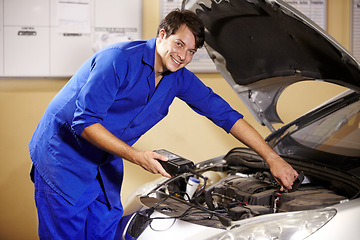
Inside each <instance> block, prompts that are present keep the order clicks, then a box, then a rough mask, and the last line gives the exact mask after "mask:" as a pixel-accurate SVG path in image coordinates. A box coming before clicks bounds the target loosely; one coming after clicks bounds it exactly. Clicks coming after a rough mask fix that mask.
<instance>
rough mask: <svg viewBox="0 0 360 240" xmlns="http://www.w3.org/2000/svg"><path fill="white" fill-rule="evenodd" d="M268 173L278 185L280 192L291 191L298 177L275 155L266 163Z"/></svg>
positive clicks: (288, 165)
mask: <svg viewBox="0 0 360 240" xmlns="http://www.w3.org/2000/svg"><path fill="white" fill-rule="evenodd" d="M268 163H269V166H270V172H271V174H272V175H273V177H274V178H275V180H276V181H277V182H278V183H279V184H280V186H281V188H280V191H284V190H285V189H289V190H291V189H292V185H293V183H294V181H295V180H296V178H297V176H298V175H299V174H298V173H297V172H296V171H295V170H294V169H293V168H292V167H291V166H290V164H288V163H287V162H286V161H285V160H283V159H282V158H281V157H280V156H278V155H276V156H275V157H274V158H273V159H271V160H269V161H268Z"/></svg>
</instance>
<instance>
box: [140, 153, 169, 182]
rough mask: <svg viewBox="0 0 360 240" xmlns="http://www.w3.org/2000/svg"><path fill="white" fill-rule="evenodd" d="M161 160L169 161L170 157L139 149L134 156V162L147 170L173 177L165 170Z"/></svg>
mask: <svg viewBox="0 0 360 240" xmlns="http://www.w3.org/2000/svg"><path fill="white" fill-rule="evenodd" d="M159 161H168V158H167V157H165V156H163V155H161V154H158V153H156V152H152V151H139V152H137V154H136V157H135V158H134V163H136V164H138V165H140V166H141V167H142V168H144V169H145V170H147V171H149V172H151V173H154V174H157V173H160V174H161V175H162V176H164V177H167V178H171V175H170V174H169V173H167V172H166V171H165V169H164V168H163V167H162V166H161V164H160V163H159Z"/></svg>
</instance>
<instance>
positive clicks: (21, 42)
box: [0, 0, 142, 77]
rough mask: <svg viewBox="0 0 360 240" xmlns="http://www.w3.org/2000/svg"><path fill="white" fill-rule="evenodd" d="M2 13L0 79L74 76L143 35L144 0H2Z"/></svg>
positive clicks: (0, 12) (0, 1)
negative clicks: (101, 52)
mask: <svg viewBox="0 0 360 240" xmlns="http://www.w3.org/2000/svg"><path fill="white" fill-rule="evenodd" d="M0 15H1V16H2V17H0V77H68V76H71V75H73V74H74V73H75V71H76V70H77V69H78V68H79V67H80V66H81V64H82V63H83V62H84V61H85V60H86V59H87V58H89V57H90V56H91V55H92V54H94V52H95V51H96V50H98V49H100V48H102V47H104V46H106V45H109V44H111V43H113V42H116V41H126V40H138V39H141V33H142V29H141V27H142V26H141V25H142V0H131V1H128V0H31V1H29V0H0Z"/></svg>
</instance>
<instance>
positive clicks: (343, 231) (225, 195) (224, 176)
mask: <svg viewBox="0 0 360 240" xmlns="http://www.w3.org/2000/svg"><path fill="white" fill-rule="evenodd" d="M183 7H184V8H186V9H190V10H192V11H194V12H196V13H197V15H198V16H199V17H200V18H201V19H202V20H203V22H204V24H205V27H206V38H205V39H206V43H205V47H206V50H207V51H208V53H209V56H210V57H211V59H212V60H213V61H214V63H215V64H216V66H217V69H218V70H219V72H220V73H221V74H222V75H223V77H224V78H225V79H226V80H227V82H228V83H229V84H230V85H231V86H232V87H233V89H234V90H235V91H236V93H237V94H238V95H239V97H240V99H241V100H242V101H243V102H244V103H245V105H246V106H247V107H248V108H249V109H250V111H251V113H252V114H253V115H254V117H255V118H256V119H257V120H258V121H259V122H260V123H261V124H263V125H265V126H267V127H268V128H269V129H270V130H271V132H272V133H271V134H270V135H269V136H268V137H267V138H266V141H267V142H268V144H269V145H270V146H271V147H272V148H273V149H274V150H275V151H276V152H277V153H278V154H279V155H281V156H282V157H283V158H284V159H285V160H286V161H287V162H289V163H290V164H291V165H292V166H293V167H294V168H295V169H296V170H297V171H298V172H299V173H301V175H300V176H302V178H301V179H299V180H298V182H297V184H298V187H297V188H296V189H295V190H292V191H285V192H280V191H279V189H280V188H279V185H278V184H277V182H276V181H275V180H274V178H273V177H272V175H271V174H270V171H269V167H268V165H267V164H266V163H265V162H264V161H263V159H261V158H260V157H259V156H258V155H257V154H256V153H255V152H254V151H252V150H251V149H248V148H235V149H232V150H230V151H229V152H228V153H226V154H225V155H224V156H220V157H216V158H213V159H210V160H207V161H203V162H200V163H198V164H196V165H195V166H192V165H191V164H189V165H186V164H188V163H191V161H189V160H187V159H183V158H181V156H178V155H177V154H175V153H166V154H169V156H170V157H173V158H174V159H175V160H176V159H180V160H181V161H184V162H185V165H186V166H187V167H186V169H185V170H184V171H179V172H178V173H177V174H175V175H176V176H174V177H173V178H171V179H165V178H160V179H158V180H157V181H155V182H152V183H149V184H147V185H145V186H143V187H141V188H139V189H138V190H137V191H135V192H134V193H133V195H132V196H130V197H129V199H128V201H127V204H126V205H125V215H126V216H124V218H123V220H122V222H121V224H120V226H119V228H120V231H121V232H123V233H122V238H123V239H209V240H210V239H221V240H225V239H229V240H230V239H231V240H242V239H244V240H245V239H346V240H349V239H360V113H359V111H360V65H359V63H358V62H357V61H356V60H355V59H354V58H353V57H352V56H351V55H350V54H349V53H348V52H347V51H346V50H345V49H344V48H343V47H342V46H340V45H339V44H338V43H337V42H336V41H335V40H333V39H332V38H331V37H330V36H329V35H328V34H327V33H326V32H325V31H323V30H322V29H321V28H320V27H318V26H317V25H316V24H315V23H313V22H312V21H311V20H309V19H308V18H307V17H305V16H304V15H302V14H301V13H300V12H298V11H296V10H295V9H294V8H292V7H291V6H289V5H288V4H286V3H284V2H282V1H280V0H226V1H222V0H217V1H216V0H189V1H184V4H183ZM316 80H321V81H325V82H329V83H332V84H337V85H341V86H343V87H345V88H347V89H348V90H346V91H344V92H343V93H341V94H340V95H338V96H336V97H334V98H333V99H331V100H329V101H327V102H325V103H323V104H322V105H321V106H319V107H317V108H315V109H314V110H312V111H310V112H308V113H306V114H304V115H303V116H301V117H299V118H297V119H295V120H294V121H292V122H290V123H288V124H286V125H284V126H283V127H281V128H280V129H277V130H275V128H274V124H276V123H281V122H282V121H281V119H280V117H279V115H278V113H277V112H276V105H277V102H278V99H279V96H280V95H281V93H282V92H283V91H284V89H285V88H286V87H288V86H290V85H291V84H294V83H297V82H301V81H316ZM175 170H176V169H175ZM180 170H181V169H180Z"/></svg>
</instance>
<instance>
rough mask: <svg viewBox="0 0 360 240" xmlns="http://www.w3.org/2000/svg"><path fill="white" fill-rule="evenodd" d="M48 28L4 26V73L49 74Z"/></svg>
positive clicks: (6, 74) (20, 74)
mask: <svg viewBox="0 0 360 240" xmlns="http://www.w3.org/2000/svg"><path fill="white" fill-rule="evenodd" d="M49 43H50V41H49V28H46V27H29V28H28V27H18V26H15V27H9V26H5V27H4V46H5V48H4V75H5V76H48V75H49V73H50V72H49V60H50V59H49Z"/></svg>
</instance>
